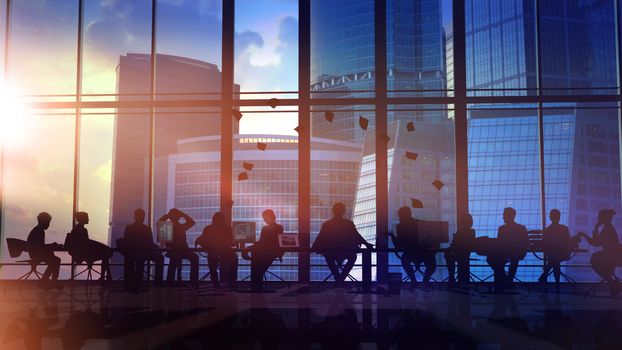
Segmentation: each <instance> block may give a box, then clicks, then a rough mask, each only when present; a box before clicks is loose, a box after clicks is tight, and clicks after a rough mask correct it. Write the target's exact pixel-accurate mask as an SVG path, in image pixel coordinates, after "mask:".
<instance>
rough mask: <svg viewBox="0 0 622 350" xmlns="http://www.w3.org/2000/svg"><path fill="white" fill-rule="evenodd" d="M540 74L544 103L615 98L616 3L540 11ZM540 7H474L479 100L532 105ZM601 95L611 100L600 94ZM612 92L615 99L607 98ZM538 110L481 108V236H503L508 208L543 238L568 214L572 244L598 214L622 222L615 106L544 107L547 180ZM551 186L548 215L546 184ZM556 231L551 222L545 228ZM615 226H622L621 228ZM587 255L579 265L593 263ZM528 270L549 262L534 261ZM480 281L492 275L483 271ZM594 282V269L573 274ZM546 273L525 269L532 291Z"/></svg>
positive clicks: (472, 57) (472, 166) (470, 66)
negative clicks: (552, 214) (551, 215)
mask: <svg viewBox="0 0 622 350" xmlns="http://www.w3.org/2000/svg"><path fill="white" fill-rule="evenodd" d="M540 4H541V5H540V9H539V10H540V16H541V17H540V26H541V44H540V47H541V54H542V61H541V69H542V82H541V83H542V88H543V89H544V94H545V95H547V94H548V95H565V94H577V93H582V94H586V93H587V94H590V93H612V92H613V91H612V90H610V89H609V90H607V89H608V88H611V87H615V86H616V79H615V76H616V70H615V62H613V61H611V60H607V59H605V57H611V56H612V55H614V51H612V50H614V49H615V46H614V45H613V43H614V39H615V37H614V34H615V33H614V31H613V28H614V26H613V20H614V17H613V16H612V13H613V9H614V8H613V2H611V1H572V2H570V1H562V2H556V1H541V2H540ZM535 10H536V9H535V8H534V2H533V1H530V0H510V1H467V2H466V12H465V14H466V18H467V28H466V34H467V36H466V50H467V89H469V90H470V91H469V93H470V94H471V95H472V96H516V95H522V96H524V95H533V94H535V92H536V89H537V87H538V85H537V84H538V82H537V78H536V77H537V63H538V61H537V57H538V56H537V50H536V45H537V41H536V30H535V25H536V24H535V20H534V18H535ZM601 89H602V90H601ZM607 91H608V92H607ZM536 108H537V106H535V105H519V104H503V105H472V106H470V110H469V114H468V118H469V129H468V139H469V207H470V211H471V213H472V214H473V216H474V221H475V226H476V228H477V230H478V235H479V236H484V235H487V236H495V235H496V230H497V227H498V226H499V225H500V224H501V223H502V218H501V216H502V211H503V208H504V207H514V208H515V209H516V210H517V212H518V216H517V222H519V223H522V224H524V225H526V226H527V228H528V229H530V230H538V229H541V228H542V219H543V218H542V213H543V211H544V212H546V213H548V211H550V210H551V209H553V208H557V209H559V210H560V211H561V212H562V223H565V224H567V225H568V226H569V227H570V231H571V234H572V235H575V234H577V233H578V232H580V231H582V232H586V233H588V234H589V233H591V231H592V228H593V225H594V224H595V219H596V215H597V212H598V210H599V209H603V208H614V209H615V210H616V211H617V212H620V201H619V197H620V183H619V178H618V177H617V176H613V177H610V176H609V175H610V174H619V147H618V141H617V140H618V120H617V110H616V106H613V105H607V104H588V103H584V104H578V103H570V104H545V105H544V110H543V130H542V134H543V142H542V144H543V151H544V164H543V173H544V179H541V173H540V170H541V164H540V161H539V147H540V145H539V129H538V128H539V126H538V112H537V109H536ZM542 180H544V183H545V186H544V199H545V203H546V204H545V205H546V208H542V202H541V196H542V194H541V188H540V183H541V181H542ZM546 221H547V224H548V214H547V218H546ZM614 224H616V226H619V225H620V224H622V221H621V220H620V219H619V218H618V219H616V221H615V222H614ZM589 256H590V254H578V255H576V256H575V257H574V258H573V259H572V260H571V264H572V263H588V261H589ZM525 262H526V263H527V264H533V265H541V264H542V261H541V260H539V259H538V258H536V257H534V256H532V255H528V257H527V258H526V260H525ZM476 271H477V273H478V274H479V275H480V276H485V275H488V274H489V273H488V272H489V270H488V268H478V269H476ZM565 271H566V272H567V273H568V274H569V275H570V276H571V277H573V278H576V279H579V280H585V279H592V278H594V275H593V274H592V272H591V271H589V270H586V269H574V268H572V267H567V268H566V270H565ZM540 273H541V269H540V268H539V267H537V266H534V267H528V268H521V269H519V274H518V278H520V279H521V280H529V281H533V280H535V279H537V277H538V276H539V275H540Z"/></svg>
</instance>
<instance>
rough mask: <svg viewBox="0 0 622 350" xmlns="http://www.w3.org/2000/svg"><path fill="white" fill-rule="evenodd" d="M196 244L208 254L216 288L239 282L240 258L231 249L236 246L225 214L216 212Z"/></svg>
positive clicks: (212, 278) (208, 261)
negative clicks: (221, 283)
mask: <svg viewBox="0 0 622 350" xmlns="http://www.w3.org/2000/svg"><path fill="white" fill-rule="evenodd" d="M195 244H197V245H199V246H201V248H203V249H205V251H206V252H207V264H208V265H209V273H210V279H211V281H212V284H213V285H214V287H220V282H226V283H227V284H229V285H230V286H232V285H234V284H235V282H236V280H237V268H238V256H237V254H236V253H235V251H233V250H232V249H231V248H232V247H233V246H234V245H235V242H234V240H233V229H232V228H231V226H229V225H227V222H226V220H225V216H224V214H223V213H221V212H216V213H215V214H214V215H213V216H212V223H211V224H210V225H208V226H206V227H205V228H204V229H203V233H202V234H201V236H199V237H198V238H197V240H196V242H195ZM218 266H220V272H221V273H220V276H219V275H218ZM219 277H220V278H219Z"/></svg>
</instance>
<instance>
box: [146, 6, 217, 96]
mask: <svg viewBox="0 0 622 350" xmlns="http://www.w3.org/2000/svg"><path fill="white" fill-rule="evenodd" d="M157 6H158V9H157V16H158V17H157V29H156V33H157V37H156V49H157V52H158V55H157V56H156V93H157V98H158V99H165V98H166V99H188V98H202V99H205V98H209V99H215V98H219V97H220V95H219V94H218V93H219V92H220V82H221V79H220V71H221V56H222V1H221V0H210V1H199V0H193V1H179V2H171V1H162V0H160V1H158V3H157Z"/></svg>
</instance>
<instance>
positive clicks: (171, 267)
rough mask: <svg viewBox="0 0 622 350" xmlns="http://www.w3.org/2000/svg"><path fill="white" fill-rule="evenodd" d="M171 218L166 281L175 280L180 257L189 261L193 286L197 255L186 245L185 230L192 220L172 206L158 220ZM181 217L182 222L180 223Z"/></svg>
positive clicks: (197, 265)
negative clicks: (171, 227)
mask: <svg viewBox="0 0 622 350" xmlns="http://www.w3.org/2000/svg"><path fill="white" fill-rule="evenodd" d="M169 219H170V220H171V222H172V223H173V243H172V246H171V248H172V249H171V251H170V252H169V256H170V261H169V264H168V270H167V271H166V281H167V282H168V283H169V284H171V283H173V281H174V280H175V271H177V269H178V268H180V267H181V262H182V259H186V260H188V261H190V283H191V284H192V286H193V287H195V288H196V287H198V285H199V257H198V256H197V255H196V254H195V253H194V252H192V251H191V250H190V247H188V240H187V236H186V231H188V230H189V229H190V228H192V227H193V226H194V225H195V222H194V220H193V219H192V218H191V217H190V216H189V215H188V214H186V213H184V212H183V211H181V210H179V209H177V208H173V209H171V210H169V212H168V213H167V214H164V215H162V217H161V218H160V219H159V220H158V222H159V221H166V220H169ZM181 219H183V220H184V223H183V224H182V223H181V221H180V220H181Z"/></svg>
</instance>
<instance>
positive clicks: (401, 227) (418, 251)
mask: <svg viewBox="0 0 622 350" xmlns="http://www.w3.org/2000/svg"><path fill="white" fill-rule="evenodd" d="M397 216H398V219H399V223H398V224H397V225H396V226H395V233H396V240H395V243H396V248H399V249H403V250H404V254H403V255H402V258H401V261H402V267H403V268H404V271H406V274H407V275H408V277H409V278H410V280H411V281H412V283H416V282H417V277H416V276H415V270H414V269H413V267H412V264H415V267H416V269H417V270H419V268H420V266H421V264H424V265H425V271H424V272H423V282H424V283H428V282H430V279H431V278H432V275H433V274H434V271H436V258H435V253H434V252H429V251H427V250H426V249H425V247H424V246H423V244H422V241H421V237H419V227H418V226H417V225H418V221H419V220H417V219H415V218H413V216H412V210H410V208H409V207H401V208H399V209H398V210H397Z"/></svg>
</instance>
